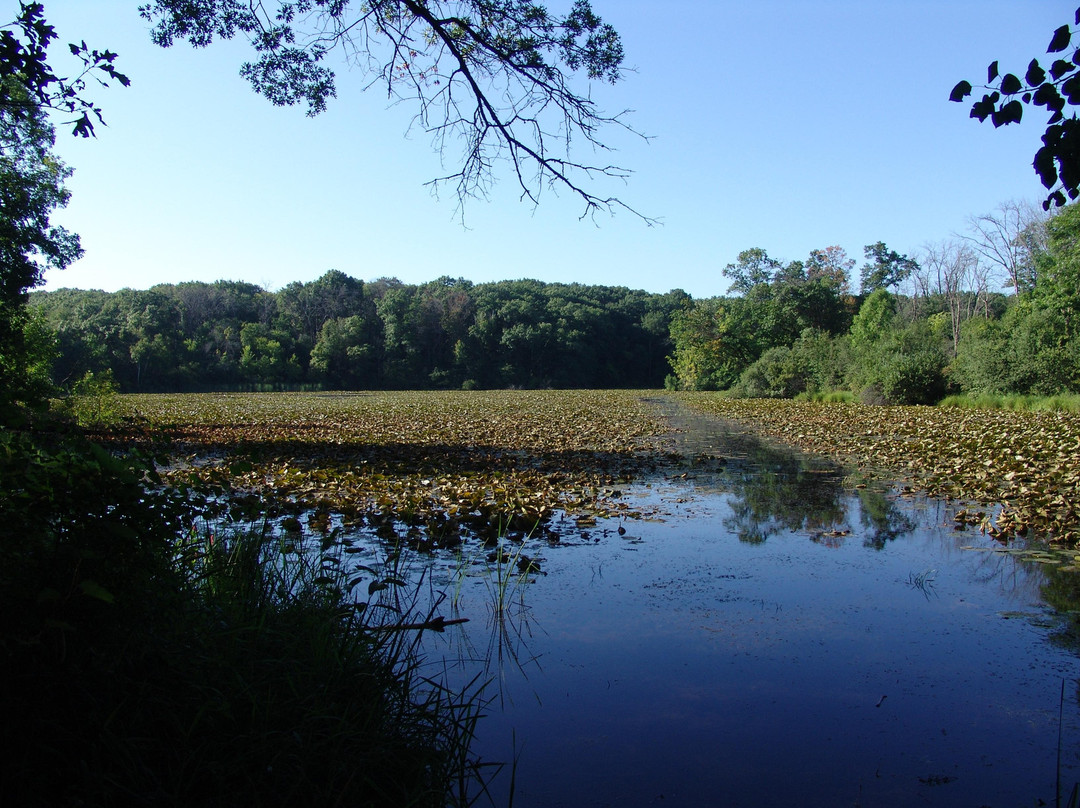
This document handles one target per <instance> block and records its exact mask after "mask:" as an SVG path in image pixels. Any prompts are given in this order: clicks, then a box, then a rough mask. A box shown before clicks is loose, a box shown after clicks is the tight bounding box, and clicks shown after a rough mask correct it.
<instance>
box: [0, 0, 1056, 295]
mask: <svg viewBox="0 0 1080 808" xmlns="http://www.w3.org/2000/svg"><path fill="white" fill-rule="evenodd" d="M4 4H5V5H7V6H8V7H9V8H10V11H9V13H8V14H7V15H5V18H12V17H14V10H15V7H16V4H15V3H14V2H11V0H4ZM138 4H139V0H94V2H88V0H46V3H45V7H46V15H47V17H48V19H49V21H50V22H51V23H52V24H54V25H55V26H56V28H57V31H58V33H59V35H60V42H61V45H60V46H59V47H57V49H56V56H57V58H58V59H60V58H62V57H63V55H64V49H63V46H64V45H65V44H66V43H67V42H68V41H79V40H86V42H87V43H88V44H89V45H90V46H92V47H96V48H101V49H103V48H109V49H111V50H113V51H116V52H118V53H119V59H118V62H117V66H118V68H119V69H120V70H121V71H122V72H125V73H127V74H128V75H129V76H130V78H131V79H132V85H131V87H128V88H121V87H114V88H110V89H108V90H102V91H99V92H96V93H95V98H96V100H97V102H98V104H99V105H100V106H101V107H102V109H103V112H104V115H105V120H106V122H107V123H108V126H107V127H99V133H98V137H97V138H96V139H92V140H87V141H84V140H77V139H75V138H73V137H71V136H70V135H69V134H67V131H66V130H61V131H59V132H58V136H57V151H58V153H59V154H60V155H61V157H62V159H64V160H65V162H67V163H68V164H69V165H70V166H71V167H72V168H74V169H75V175H74V176H73V177H72V179H71V180H70V181H69V183H68V187H69V188H70V190H71V191H72V194H73V197H72V201H71V203H70V205H69V206H68V208H67V209H65V210H64V211H62V212H61V213H60V214H58V216H57V221H59V222H60V223H62V224H64V225H65V226H67V227H69V228H70V229H72V230H74V231H75V232H77V233H79V234H80V236H81V237H82V242H83V247H84V249H85V250H86V255H85V257H84V258H83V259H81V260H80V261H79V262H78V263H76V264H75V265H73V266H72V267H69V268H68V269H66V270H63V271H50V272H49V273H48V275H47V276H46V286H45V288H47V289H57V288H62V287H76V288H83V289H88V288H96V289H105V290H115V289H119V288H122V287H133V288H148V287H150V286H152V285H154V284H156V283H176V282H180V281H186V280H204V281H214V280H218V279H230V280H245V281H250V282H253V283H257V284H260V285H263V286H265V287H267V288H269V289H278V288H281V287H282V286H284V285H286V284H287V283H289V282H291V281H295V280H299V281H310V280H313V279H315V278H317V277H319V276H320V275H322V274H323V273H325V272H326V271H327V270H329V269H338V270H341V271H342V272H345V273H347V274H349V275H352V276H354V277H357V278H360V279H362V280H369V279H373V278H378V277H383V276H395V277H398V278H400V279H401V280H403V281H405V282H408V283H421V282H424V281H427V280H432V279H434V278H437V277H439V276H442V275H450V276H453V277H464V278H468V279H469V280H472V281H474V282H478V283H479V282H484V281H492V280H503V279H514V278H537V279H540V280H544V281H551V282H574V281H577V282H582V283H589V284H607V285H617V286H629V287H632V288H638V289H645V290H648V291H653V292H666V291H668V290H670V289H675V288H679V289H684V290H685V291H687V292H689V293H690V294H691V295H693V296H694V297H709V296H713V295H718V294H723V293H724V292H725V291H726V290H727V279H726V278H724V277H723V276H722V274H721V273H722V269H723V267H724V266H725V265H726V264H728V263H730V262H733V261H734V260H735V258H736V255H737V254H738V253H739V251H741V250H744V249H747V248H749V247H762V248H764V249H766V250H768V252H769V254H770V255H771V256H773V257H774V258H778V259H781V260H794V259H805V258H806V256H807V255H808V254H809V252H810V251H811V250H813V249H820V248H823V247H826V246H829V245H833V244H837V245H840V246H841V247H843V248H844V249H845V250H846V251H847V253H848V255H849V256H851V257H853V258H856V259H858V260H859V264H860V265H861V264H862V261H863V254H862V249H863V246H864V245H866V244H871V243H873V242H876V241H884V242H886V244H888V246H889V247H890V248H893V249H896V250H898V251H900V252H903V253H909V254H913V253H916V252H918V250H919V249H920V248H921V247H922V246H923V245H925V244H927V243H932V242H939V241H941V240H943V239H946V238H949V237H950V235H951V234H953V233H955V232H958V231H961V230H963V229H964V227H965V225H966V221H967V219H968V218H969V217H971V216H974V215H978V214H982V213H986V212H988V211H990V210H992V209H993V208H994V207H996V206H997V205H998V204H999V203H1002V202H1005V201H1009V200H1041V199H1042V195H1041V190H1042V186H1041V185H1040V184H1039V182H1038V178H1037V177H1036V176H1035V174H1034V172H1033V170H1032V169H1031V159H1032V157H1033V155H1034V153H1035V151H1036V149H1037V148H1038V146H1039V137H1040V135H1041V133H1042V131H1043V128H1044V123H1045V115H1044V113H1043V112H1042V110H1028V111H1027V115H1028V119H1027V120H1026V121H1025V122H1024V123H1023V124H1021V125H1020V126H1015V125H1014V126H1009V127H1005V128H1002V129H1000V130H996V131H995V130H994V129H993V127H992V126H991V125H990V124H989V123H986V124H978V123H977V122H975V121H974V120H971V119H969V118H968V107H967V106H966V105H963V106H962V105H959V104H952V103H950V102H949V101H948V100H947V99H948V94H949V91H950V90H951V88H952V86H953V85H954V84H955V83H956V82H957V81H959V80H960V79H964V78H966V79H969V80H970V81H972V83H977V82H979V81H981V80H982V78H984V77H985V71H986V66H987V65H988V64H989V63H990V62H991V61H992V60H994V59H999V60H1000V61H1001V65H1002V68H1003V72H1004V71H1005V70H1010V69H1011V70H1012V71H1014V72H1017V73H1021V74H1022V71H1023V70H1025V69H1026V66H1027V63H1028V61H1030V59H1031V58H1032V57H1037V56H1041V55H1042V54H1043V52H1044V50H1045V48H1046V45H1047V44H1048V43H1049V41H1050V36H1051V34H1052V32H1053V30H1054V29H1055V28H1057V27H1058V26H1059V25H1062V24H1064V23H1071V22H1072V17H1073V12H1074V10H1075V0H1073V3H1072V4H1070V3H1064V2H1049V1H1046V2H1044V1H1043V0H1013V1H1012V2H1005V1H1004V0H998V1H997V2H995V1H994V0H980V1H979V2H967V0H906V1H905V2H890V0H844V1H843V2H839V1H838V2H827V1H826V0H820V1H819V2H812V0H758V1H757V2H728V0H665V2H663V3H657V2H656V1H655V0H593V7H594V10H596V11H597V12H598V13H599V14H600V15H601V16H602V17H603V18H604V19H605V21H607V22H610V23H612V24H613V25H614V26H615V27H616V28H617V29H618V30H619V32H620V34H621V35H622V37H623V44H624V47H625V49H626V64H627V66H628V67H630V68H632V71H633V72H627V74H626V76H625V79H624V80H623V81H622V82H621V83H620V84H619V85H616V86H615V87H612V86H610V85H606V84H597V85H595V86H593V87H592V88H589V87H587V86H586V85H585V84H584V83H583V84H581V85H580V86H581V89H582V90H583V91H588V92H591V93H592V97H593V98H594V99H595V100H597V101H598V102H599V105H600V107H601V108H602V109H604V110H606V111H608V112H617V111H619V110H621V109H626V108H629V109H632V110H634V113H633V115H632V116H631V118H630V121H631V123H632V124H633V125H634V126H635V127H636V128H637V129H638V130H640V131H641V132H644V133H646V134H648V135H650V136H651V139H650V140H649V141H647V142H646V141H642V140H640V139H637V138H634V137H632V136H630V135H627V134H626V133H622V132H618V131H612V132H611V134H610V137H609V138H608V140H609V142H610V144H611V145H612V146H614V147H615V148H617V149H618V152H617V153H616V154H615V155H614V158H615V161H616V162H618V163H619V164H621V165H625V166H627V167H629V168H631V169H632V170H633V171H634V174H633V175H632V176H631V178H630V179H629V181H628V182H627V183H626V184H625V186H623V185H622V184H621V183H619V184H616V185H614V186H610V187H608V186H601V187H600V188H598V190H602V191H603V192H604V194H605V195H606V194H608V193H615V194H617V195H619V196H620V197H621V198H622V199H623V200H624V201H626V202H627V203H628V204H630V205H631V206H633V207H634V208H636V209H638V210H640V211H641V212H642V213H644V214H646V215H648V216H652V217H656V218H657V219H659V220H660V221H661V222H662V224H661V225H659V226H656V227H647V226H645V225H644V224H643V223H642V222H641V220H640V219H638V218H636V217H634V216H632V215H629V214H626V213H620V214H618V215H616V216H615V217H608V216H606V215H602V216H599V217H597V218H596V219H595V221H591V220H588V219H586V220H584V221H581V220H580V219H579V217H580V214H581V205H580V204H579V202H578V201H577V200H576V199H574V198H572V197H571V196H570V195H569V194H566V193H563V194H562V195H559V196H556V195H553V194H551V193H545V194H544V196H543V198H542V201H541V204H540V206H539V207H538V208H534V207H533V206H532V205H530V204H528V203H523V202H520V201H518V193H517V192H516V190H515V185H514V183H513V180H512V178H511V177H510V176H509V174H508V173H503V175H502V179H501V182H500V183H499V184H498V185H497V186H496V187H495V189H494V191H493V193H492V194H491V199H490V201H487V202H484V201H475V202H472V203H470V204H469V205H468V206H467V208H466V210H465V226H464V227H463V226H462V223H461V220H460V217H458V216H457V215H456V202H455V199H454V198H452V196H450V195H444V196H443V198H441V199H435V198H433V197H432V196H431V193H430V191H429V190H428V189H427V188H426V187H424V183H425V182H426V181H427V180H430V179H432V178H434V177H436V176H439V175H440V173H441V172H442V171H443V170H444V166H443V165H442V163H441V162H440V156H439V155H438V154H437V153H436V152H434V151H433V150H432V147H431V143H430V141H429V138H428V137H427V136H426V135H424V134H423V133H422V132H419V131H412V132H411V133H408V134H406V132H407V130H408V125H409V121H410V118H411V113H410V112H409V110H407V109H404V108H402V107H400V106H399V107H389V106H388V104H387V100H386V96H385V92H383V93H380V92H379V90H378V89H377V88H373V89H370V90H367V91H366V92H365V91H364V83H365V82H364V80H363V78H362V77H361V76H360V75H359V74H356V73H350V72H349V71H348V69H347V68H346V67H345V66H343V65H341V66H339V65H334V66H335V68H339V69H338V75H339V87H338V97H337V99H334V100H332V101H331V104H330V107H329V109H328V110H327V111H326V112H325V113H323V114H322V115H320V116H318V117H316V118H308V117H306V116H305V115H304V109H303V108H302V107H296V108H284V109H282V108H275V107H273V106H271V105H270V104H269V103H268V102H267V101H265V100H263V99H262V98H260V97H258V96H256V95H255V94H254V93H253V92H252V91H251V90H250V89H249V87H248V85H247V84H246V82H245V81H244V80H243V79H242V78H240V77H239V75H238V70H239V65H240V63H241V61H242V60H243V59H244V57H245V55H246V53H247V50H246V48H245V47H244V46H243V45H241V44H240V43H222V44H218V45H215V46H212V47H211V48H209V49H206V50H202V51H195V50H192V49H191V48H190V47H189V46H187V45H186V44H178V45H176V46H174V47H173V48H171V49H168V50H163V49H160V48H157V47H156V46H154V45H152V44H151V43H150V41H149V36H148V34H147V30H146V24H145V23H144V22H143V21H142V20H140V19H139V16H138V13H137V11H136V9H137V6H138ZM547 5H548V7H549V8H550V9H551V10H552V11H562V10H565V8H567V7H568V6H569V0H549V2H548V3H547ZM61 66H62V67H63V66H64V65H61ZM582 156H583V157H588V156H589V155H587V154H585V155H582ZM453 158H454V155H453V154H448V155H447V158H446V159H447V160H452V159H453Z"/></svg>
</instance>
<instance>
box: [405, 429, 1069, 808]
mask: <svg viewBox="0 0 1080 808" xmlns="http://www.w3.org/2000/svg"><path fill="white" fill-rule="evenodd" d="M678 425H679V426H680V427H681V428H682V429H684V430H686V431H685V432H683V433H680V434H679V435H677V436H674V437H673V440H675V441H676V443H675V444H674V448H675V449H676V450H677V451H678V452H680V453H681V454H682V455H683V456H684V457H685V458H686V462H687V464H688V465H686V466H684V467H683V469H682V470H683V471H684V472H687V478H686V479H683V478H682V477H681V476H677V472H678V471H679V470H678V468H675V469H672V471H671V472H670V473H669V475H667V478H666V479H657V480H654V481H653V482H652V483H651V484H647V485H645V484H643V485H641V486H638V487H635V488H628V489H627V490H626V491H625V492H624V496H625V497H627V498H628V500H629V501H631V502H632V503H633V504H634V505H635V506H636V507H640V508H643V509H644V510H646V511H650V510H655V511H656V512H657V515H658V518H657V519H655V520H640V521H638V520H635V521H627V522H625V523H622V526H623V527H624V530H625V531H626V532H625V534H621V535H620V533H619V532H617V528H618V527H619V523H616V522H612V523H609V524H607V525H604V524H600V525H598V526H597V527H596V528H595V529H593V530H591V531H590V533H589V534H588V535H587V536H585V537H582V536H580V535H573V537H572V538H571V537H570V536H569V535H568V536H566V537H564V539H563V540H562V541H561V542H559V543H557V544H550V543H547V542H540V541H539V540H528V541H526V543H525V546H524V551H525V552H526V553H528V554H530V555H533V556H538V557H540V558H541V559H542V569H543V570H544V574H541V575H534V576H531V577H530V578H529V579H528V580H527V581H525V582H519V581H518V580H517V579H516V578H514V577H512V576H511V577H510V578H506V579H505V580H507V581H508V583H507V586H506V588H505V589H506V591H505V595H506V598H505V601H506V602H505V604H504V607H503V608H498V607H497V605H496V604H497V598H498V592H499V589H498V586H497V584H498V581H497V578H496V576H497V574H496V573H495V572H492V570H491V568H490V565H486V564H484V563H481V561H482V559H480V558H477V559H476V560H475V561H476V563H473V564H471V565H469V566H468V568H467V569H468V573H467V574H466V575H465V576H464V577H460V576H459V574H458V572H457V569H458V567H457V566H456V565H455V564H453V563H450V562H444V563H443V566H442V567H441V568H440V572H439V574H438V575H436V577H435V580H440V581H442V582H443V583H444V584H445V587H446V591H447V592H448V593H449V597H450V600H451V601H453V602H455V603H456V606H457V613H458V614H460V615H463V616H467V617H469V618H470V622H469V623H467V624H465V625H464V626H462V627H460V630H454V631H448V632H447V633H446V634H445V635H431V634H428V635H425V636H427V637H429V646H428V656H429V660H430V662H431V664H432V666H433V668H438V669H439V670H440V671H441V670H442V669H443V668H444V667H445V668H446V669H447V671H448V674H447V675H448V676H449V678H450V680H451V682H464V681H467V680H468V679H471V678H472V677H473V676H474V675H476V674H477V673H478V672H479V673H481V674H482V675H483V676H484V677H485V678H490V679H491V685H490V686H489V690H488V694H489V695H490V696H491V703H490V704H489V706H488V709H487V711H486V713H487V714H486V716H485V717H484V718H483V719H482V720H481V722H480V727H479V735H478V738H477V741H476V744H475V745H474V752H476V753H478V754H479V755H481V756H482V757H483V758H485V759H488V760H497V761H506V762H507V764H508V765H507V767H506V768H504V770H503V771H502V772H501V773H500V774H499V775H498V776H497V777H496V778H495V779H494V781H493V783H492V794H493V796H494V801H495V804H496V805H508V804H510V797H511V766H510V765H509V764H510V761H512V760H514V759H515V758H516V764H514V766H513V767H512V768H513V769H514V772H513V778H514V787H513V802H512V804H513V805H514V806H515V807H516V808H517V807H524V808H529V807H531V806H560V805H566V806H608V805H610V806H646V805H649V806H651V805H664V806H676V805H678V806H683V805H685V806H714V805H715V806H772V805H776V806H854V805H859V806H908V805H932V806H935V805H936V806H1032V805H1040V804H1048V805H1053V804H1054V800H1055V793H1056V781H1057V778H1058V773H1059V768H1058V762H1057V761H1058V755H1059V730H1060V731H1061V738H1062V740H1061V744H1060V754H1061V765H1060V775H1061V782H1062V788H1063V789H1064V794H1065V797H1067V795H1068V791H1069V790H1070V789H1071V788H1072V786H1073V784H1074V783H1076V782H1077V781H1080V708H1078V700H1077V695H1078V684H1080V656H1078V652H1077V650H1076V641H1075V635H1074V632H1072V631H1071V630H1070V628H1069V625H1070V624H1069V622H1068V620H1067V619H1064V618H1062V617H1061V616H1060V615H1058V614H1057V613H1056V612H1055V611H1054V610H1053V609H1051V608H1050V607H1049V606H1047V605H1046V603H1045V602H1044V600H1043V597H1042V594H1041V593H1042V590H1043V589H1044V588H1045V587H1046V586H1047V585H1049V584H1053V585H1055V586H1056V587H1057V589H1058V590H1059V591H1060V590H1061V589H1062V588H1065V589H1067V588H1068V587H1069V586H1070V584H1069V581H1070V580H1071V579H1068V578H1065V577H1064V576H1065V575H1067V574H1066V573H1060V572H1053V571H1049V572H1048V571H1047V570H1046V569H1045V568H1044V567H1042V566H1039V565H1034V564H1030V563H1028V562H1023V561H1021V560H1019V559H1018V558H1016V557H1014V556H1009V555H1004V554H999V553H993V552H990V551H989V550H981V551H980V550H970V549H961V548H962V547H965V546H968V545H975V546H978V547H983V548H991V547H994V546H996V545H993V543H992V542H990V541H989V540H987V539H986V538H985V537H983V536H981V535H980V534H978V533H977V532H973V531H971V530H967V531H963V532H958V531H956V530H954V528H953V518H952V517H953V514H954V513H955V511H956V510H957V509H958V508H959V507H960V506H959V505H948V504H946V503H942V502H938V501H927V500H917V499H909V498H904V497H902V496H899V495H898V494H897V492H896V491H891V492H884V493H882V492H878V493H873V492H868V491H866V490H862V491H859V490H855V489H853V488H852V487H850V485H848V486H845V485H844V484H843V482H844V481H843V476H842V474H840V473H839V472H837V471H836V470H834V469H830V468H828V467H827V466H824V465H822V464H820V463H812V462H809V461H807V460H805V459H799V458H796V457H793V456H791V455H785V454H784V453H781V452H776V451H773V450H770V449H768V448H766V447H763V446H761V445H759V444H757V443H756V442H754V441H753V440H750V439H747V438H744V437H740V436H738V435H733V434H731V433H729V432H728V431H726V430H725V429H724V428H723V427H722V426H721V425H717V424H715V423H713V422H709V421H704V420H702V421H695V419H684V420H683V421H680V422H679V424H678ZM720 458H723V460H720ZM1051 576H1056V577H1054V578H1052V577H1051ZM1071 586H1072V587H1073V591H1076V590H1077V587H1076V585H1075V583H1073V584H1071ZM1072 608H1074V609H1075V608H1077V607H1076V606H1075V605H1074V606H1073V607H1072ZM448 616H449V615H448ZM1063 683H1064V700H1063V701H1062V699H1061V694H1062V687H1063ZM1059 709H1061V710H1063V715H1064V720H1063V721H1062V722H1059V720H1058V716H1059ZM1040 800H1041V801H1042V802H1040Z"/></svg>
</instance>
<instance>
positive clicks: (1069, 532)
mask: <svg viewBox="0 0 1080 808" xmlns="http://www.w3.org/2000/svg"><path fill="white" fill-rule="evenodd" d="M675 395H676V398H677V400H679V401H681V402H683V403H685V404H687V405H688V406H691V407H693V408H695V409H698V410H700V411H703V412H707V413H710V414H713V415H718V416H720V417H723V418H727V419H731V420H733V421H737V422H740V423H743V424H746V425H749V426H751V427H752V429H753V430H754V431H756V432H758V433H760V434H762V435H766V436H768V437H770V438H772V439H774V440H778V441H781V442H783V443H786V444H788V445H790V446H794V447H796V448H798V449H800V450H802V451H805V452H811V453H815V454H823V455H827V456H830V457H834V458H837V459H838V460H840V461H841V462H844V463H847V464H850V465H852V466H854V467H856V468H857V469H858V473H859V474H861V475H874V474H876V475H877V476H880V477H889V476H895V475H897V474H899V475H900V476H902V477H903V478H906V479H907V480H908V481H909V482H910V484H911V485H912V487H913V489H918V490H921V491H923V492H925V493H927V494H929V495H931V496H935V497H942V498H951V499H956V500H962V501H969V502H979V503H982V504H983V505H984V506H988V507H989V506H994V505H999V504H1000V505H1001V508H1000V512H999V513H997V514H996V516H988V515H987V514H985V513H984V514H983V515H982V516H981V517H980V518H979V519H978V520H977V523H978V528H979V529H981V530H983V531H985V532H986V533H988V534H989V535H991V536H993V537H995V538H999V539H1001V540H1002V541H1005V540H1008V539H1010V538H1012V537H1014V536H1017V535H1026V536H1032V537H1036V538H1039V539H1046V540H1049V541H1051V542H1055V543H1060V544H1064V545H1066V546H1075V545H1076V544H1077V542H1078V540H1080V511H1078V510H1077V509H1078V507H1080V414H1076V413H1068V412H1020V411H1012V410H958V409H955V408H937V407H875V406H865V405H861V404H853V403H835V404H824V403H815V402H796V401H782V400H753V399H729V398H722V397H719V396H717V395H715V394H711V395H710V394H704V393H679V394H675ZM958 524H962V525H965V526H966V525H971V524H973V523H972V522H970V521H968V520H967V519H966V516H965V518H964V519H963V520H961V522H960V523H958Z"/></svg>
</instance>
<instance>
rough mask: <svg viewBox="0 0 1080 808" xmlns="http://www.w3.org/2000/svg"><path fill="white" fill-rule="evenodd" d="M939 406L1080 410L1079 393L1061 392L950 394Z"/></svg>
mask: <svg viewBox="0 0 1080 808" xmlns="http://www.w3.org/2000/svg"><path fill="white" fill-rule="evenodd" d="M938 406H939V407H955V408H957V409H977V410H1014V411H1018V412H1080V395H1075V394H1071V393H1061V394H1058V395H1054V396H1025V395H1018V394H1010V395H997V394H993V393H979V394H975V395H971V394H962V395H952V396H948V397H946V398H945V399H943V400H942V401H941V402H940V403H939V404H938Z"/></svg>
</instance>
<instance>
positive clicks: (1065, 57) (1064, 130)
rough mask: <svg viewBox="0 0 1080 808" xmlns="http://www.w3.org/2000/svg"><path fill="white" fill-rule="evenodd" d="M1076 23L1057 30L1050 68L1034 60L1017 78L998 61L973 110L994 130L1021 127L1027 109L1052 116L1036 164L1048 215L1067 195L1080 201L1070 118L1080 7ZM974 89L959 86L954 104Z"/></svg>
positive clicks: (1077, 94)
mask: <svg viewBox="0 0 1080 808" xmlns="http://www.w3.org/2000/svg"><path fill="white" fill-rule="evenodd" d="M1074 23H1075V26H1076V28H1075V29H1074V28H1070V27H1069V26H1068V24H1066V25H1062V26H1061V27H1059V28H1058V29H1056V30H1055V31H1054V33H1053V35H1052V37H1051V39H1050V45H1049V47H1047V49H1046V52H1047V53H1048V54H1060V56H1059V57H1058V58H1054V59H1053V60H1052V62H1051V63H1050V65H1049V67H1048V68H1047V67H1044V66H1043V65H1040V64H1039V60H1038V59H1032V60H1031V62H1030V63H1028V66H1027V70H1026V71H1024V73H1023V78H1021V77H1020V76H1018V75H1017V74H1016V73H1008V72H1007V73H1004V74H1003V73H1002V72H1001V69H1000V67H999V65H998V62H997V60H994V61H993V62H991V63H990V65H989V66H988V67H987V69H986V84H983V85H977V86H979V88H980V89H983V90H986V92H985V93H984V94H983V96H982V98H980V99H979V100H978V101H974V102H973V103H972V105H971V117H972V118H977V119H978V120H979V121H980V122H984V121H986V119H987V118H989V119H990V121H991V122H992V123H993V124H994V126H995V127H1000V126H1005V125H1006V124H1010V123H1019V122H1020V121H1021V119H1022V118H1023V116H1024V107H1025V106H1036V107H1043V108H1045V109H1046V111H1047V112H1049V113H1050V117H1049V119H1048V120H1047V125H1046V131H1045V132H1044V133H1043V136H1042V142H1043V145H1042V147H1041V148H1040V149H1039V150H1038V151H1037V152H1036V153H1035V160H1034V162H1033V165H1034V168H1035V172H1036V173H1037V174H1038V175H1039V178H1040V179H1041V180H1042V183H1043V185H1044V186H1045V187H1046V188H1047V189H1048V190H1049V191H1050V193H1049V195H1048V196H1047V198H1046V201H1045V202H1043V208H1045V209H1046V210H1049V209H1050V207H1051V206H1052V205H1053V206H1058V207H1060V206H1062V205H1065V204H1066V196H1067V197H1068V198H1069V199H1076V198H1077V197H1080V121H1078V120H1077V118H1076V115H1075V114H1073V115H1071V116H1070V117H1068V118H1066V117H1065V108H1066V106H1076V105H1078V104H1080V72H1078V71H1077V68H1078V67H1080V47H1074V45H1073V38H1074V37H1075V35H1076V33H1077V31H1078V30H1080V8H1078V9H1077V10H1076V14H1075V20H1074ZM973 90H974V86H973V85H972V84H971V82H970V81H967V80H964V81H960V82H958V83H957V84H956V86H955V87H953V89H952V93H950V95H949V100H950V101H956V102H962V101H964V100H965V99H966V98H967V97H968V96H970V95H971V94H972V91H973Z"/></svg>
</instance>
